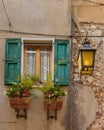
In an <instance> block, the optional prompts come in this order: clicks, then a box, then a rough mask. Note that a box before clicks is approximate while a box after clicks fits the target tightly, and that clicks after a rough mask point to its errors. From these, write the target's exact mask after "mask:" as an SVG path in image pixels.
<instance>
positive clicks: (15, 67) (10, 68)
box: [4, 39, 21, 84]
mask: <svg viewBox="0 0 104 130" xmlns="http://www.w3.org/2000/svg"><path fill="white" fill-rule="evenodd" d="M20 70H21V39H6V45H5V78H4V79H5V81H4V82H5V84H11V82H16V81H17V78H18V76H19V75H20Z"/></svg>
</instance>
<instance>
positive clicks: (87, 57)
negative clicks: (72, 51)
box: [82, 51, 93, 67]
mask: <svg viewBox="0 0 104 130" xmlns="http://www.w3.org/2000/svg"><path fill="white" fill-rule="evenodd" d="M82 62H83V66H86V67H89V66H93V51H82Z"/></svg>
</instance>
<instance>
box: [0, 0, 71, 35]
mask: <svg viewBox="0 0 104 130" xmlns="http://www.w3.org/2000/svg"><path fill="white" fill-rule="evenodd" d="M4 4H5V8H6V12H7V14H8V17H9V20H10V22H11V26H9V25H8V24H9V21H8V18H7V17H6V13H5V10H4V7H3V3H2V0H0V19H1V21H0V30H11V31H19V32H27V33H35V34H49V35H70V26H71V22H70V14H71V12H70V0H64V2H63V0H53V1H49V0H38V1H37V0H18V1H16V0H15V1H14V0H6V1H4Z"/></svg>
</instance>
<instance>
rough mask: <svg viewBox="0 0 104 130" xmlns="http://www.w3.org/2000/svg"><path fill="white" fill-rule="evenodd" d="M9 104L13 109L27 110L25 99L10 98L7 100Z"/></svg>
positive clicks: (27, 103) (27, 102)
mask: <svg viewBox="0 0 104 130" xmlns="http://www.w3.org/2000/svg"><path fill="white" fill-rule="evenodd" d="M9 103H10V106H11V107H12V108H15V109H20V108H23V109H24V108H29V101H28V100H27V99H26V98H21V99H20V98H18V97H15V98H11V99H10V100H9Z"/></svg>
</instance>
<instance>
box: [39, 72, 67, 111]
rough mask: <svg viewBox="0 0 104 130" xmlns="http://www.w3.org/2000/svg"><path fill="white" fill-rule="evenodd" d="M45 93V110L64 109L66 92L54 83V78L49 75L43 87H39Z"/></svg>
mask: <svg viewBox="0 0 104 130" xmlns="http://www.w3.org/2000/svg"><path fill="white" fill-rule="evenodd" d="M38 89H39V90H41V91H42V92H43V93H44V102H43V105H44V109H57V110H60V109H61V108H62V104H63V99H62V97H63V96H65V95H66V94H65V92H64V91H63V90H62V89H61V88H60V86H59V85H58V84H56V83H54V82H53V81H52V77H51V75H50V74H49V76H48V78H47V80H46V81H44V83H43V87H39V88H38Z"/></svg>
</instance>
